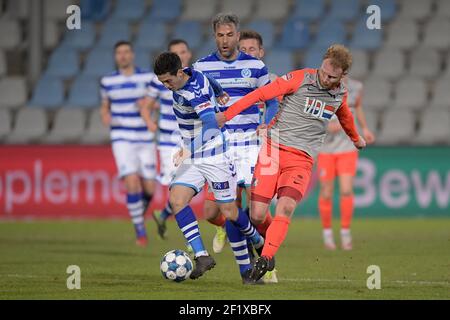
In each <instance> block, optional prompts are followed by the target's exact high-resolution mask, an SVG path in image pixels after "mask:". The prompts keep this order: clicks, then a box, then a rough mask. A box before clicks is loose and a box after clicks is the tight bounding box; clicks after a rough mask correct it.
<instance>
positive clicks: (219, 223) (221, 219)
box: [208, 213, 226, 228]
mask: <svg viewBox="0 0 450 320" xmlns="http://www.w3.org/2000/svg"><path fill="white" fill-rule="evenodd" d="M225 221H226V219H225V216H224V215H223V214H221V213H220V214H219V215H218V216H217V217H216V218H214V219H211V220H208V222H209V223H211V224H213V225H215V226H218V227H222V228H223V226H224V225H225Z"/></svg>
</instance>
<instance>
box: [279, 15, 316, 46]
mask: <svg viewBox="0 0 450 320" xmlns="http://www.w3.org/2000/svg"><path fill="white" fill-rule="evenodd" d="M310 37H311V36H310V31H309V27H308V25H307V24H306V23H304V22H303V21H301V20H298V19H289V20H288V21H287V22H286V23H285V24H284V26H283V31H282V34H281V41H280V43H279V44H277V45H276V46H275V47H280V48H286V49H304V48H307V47H308V46H309V45H310V41H311V40H310Z"/></svg>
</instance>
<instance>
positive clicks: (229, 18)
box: [212, 12, 239, 32]
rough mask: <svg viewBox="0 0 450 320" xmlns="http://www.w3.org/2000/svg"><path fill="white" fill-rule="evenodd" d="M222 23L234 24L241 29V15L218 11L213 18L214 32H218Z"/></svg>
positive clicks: (237, 28)
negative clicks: (218, 27)
mask: <svg viewBox="0 0 450 320" xmlns="http://www.w3.org/2000/svg"><path fill="white" fill-rule="evenodd" d="M221 24H234V25H235V26H236V30H239V17H238V16H237V15H235V14H234V13H232V12H228V13H218V14H217V15H216V16H215V17H214V18H213V20H212V27H213V30H214V32H216V29H217V26H219V25H221Z"/></svg>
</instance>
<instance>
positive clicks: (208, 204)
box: [203, 200, 220, 220]
mask: <svg viewBox="0 0 450 320" xmlns="http://www.w3.org/2000/svg"><path fill="white" fill-rule="evenodd" d="M219 214H220V210H219V206H218V205H217V204H216V203H215V202H214V201H210V200H205V204H204V206H203V215H204V216H205V219H206V220H214V219H215V218H217V216H218V215H219Z"/></svg>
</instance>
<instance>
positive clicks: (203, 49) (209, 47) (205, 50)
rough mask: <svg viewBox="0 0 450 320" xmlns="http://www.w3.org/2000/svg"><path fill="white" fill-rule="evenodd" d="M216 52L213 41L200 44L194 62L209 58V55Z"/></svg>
mask: <svg viewBox="0 0 450 320" xmlns="http://www.w3.org/2000/svg"><path fill="white" fill-rule="evenodd" d="M216 51H217V45H216V42H215V40H214V39H212V38H211V39H209V40H208V41H206V42H202V43H201V44H200V46H199V48H198V49H197V50H196V52H195V53H196V55H195V56H196V60H198V59H201V58H204V57H206V56H209V55H210V54H211V53H213V52H216Z"/></svg>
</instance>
